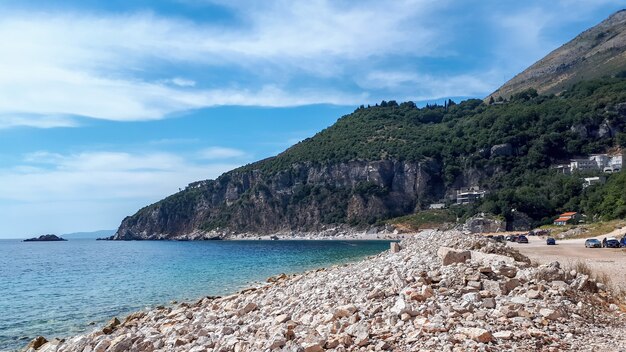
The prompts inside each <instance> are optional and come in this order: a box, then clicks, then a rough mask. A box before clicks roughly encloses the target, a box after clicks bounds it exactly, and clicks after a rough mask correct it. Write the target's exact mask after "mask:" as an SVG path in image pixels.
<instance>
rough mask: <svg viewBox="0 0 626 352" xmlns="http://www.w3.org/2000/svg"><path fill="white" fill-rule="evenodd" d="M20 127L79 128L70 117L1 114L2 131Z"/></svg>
mask: <svg viewBox="0 0 626 352" xmlns="http://www.w3.org/2000/svg"><path fill="white" fill-rule="evenodd" d="M18 126H24V127H36V128H55V127H77V126H78V123H77V122H76V121H75V120H74V119H72V118H71V117H68V116H53V115H36V114H29V115H11V114H7V115H3V114H0V130H1V129H6V128H12V127H18Z"/></svg>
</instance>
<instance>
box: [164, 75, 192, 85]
mask: <svg viewBox="0 0 626 352" xmlns="http://www.w3.org/2000/svg"><path fill="white" fill-rule="evenodd" d="M166 82H169V83H171V84H173V85H175V86H179V87H195V86H196V81H193V80H190V79H185V78H180V77H174V78H172V79H169V80H166Z"/></svg>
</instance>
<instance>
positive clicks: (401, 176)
mask: <svg viewBox="0 0 626 352" xmlns="http://www.w3.org/2000/svg"><path fill="white" fill-rule="evenodd" d="M439 179H440V165H438V164H437V163H436V162H434V161H425V162H405V161H393V160H381V161H370V162H367V161H351V162H345V163H336V164H327V165H320V164H317V165H315V164H311V163H302V164H294V165H292V166H291V167H290V168H289V169H287V170H284V171H281V172H277V173H267V172H262V171H261V170H259V169H258V168H255V167H248V168H244V169H241V170H234V171H232V172H229V173H226V174H224V175H223V176H221V177H219V178H218V179H217V180H208V181H201V182H196V183H193V184H191V185H189V186H188V187H187V189H185V190H183V191H181V192H179V193H177V194H174V195H172V196H170V197H168V198H166V199H164V200H163V201H160V202H158V203H156V204H153V205H150V206H148V207H146V208H144V209H141V210H140V211H139V212H138V213H137V214H135V215H134V216H132V217H127V218H126V219H124V221H123V222H122V224H121V226H120V228H119V229H118V231H117V233H116V234H115V235H114V236H113V238H115V239H164V238H169V239H172V238H187V239H209V238H214V237H216V236H219V237H224V236H226V237H227V236H228V235H230V234H235V233H244V232H251V233H255V234H270V233H277V232H289V231H299V230H306V231H319V230H323V229H326V228H328V227H332V226H336V224H346V223H347V224H351V225H355V226H359V225H366V224H369V223H373V222H374V221H376V220H377V219H381V218H387V217H393V216H399V215H404V214H406V213H410V212H412V211H414V210H415V208H416V206H418V204H419V203H420V201H423V200H425V199H431V198H432V197H433V195H434V194H438V193H441V192H443V188H442V187H441V182H440V180H439Z"/></svg>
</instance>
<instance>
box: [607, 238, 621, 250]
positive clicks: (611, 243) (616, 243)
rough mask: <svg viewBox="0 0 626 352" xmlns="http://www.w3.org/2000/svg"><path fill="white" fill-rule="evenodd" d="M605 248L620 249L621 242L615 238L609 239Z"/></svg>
mask: <svg viewBox="0 0 626 352" xmlns="http://www.w3.org/2000/svg"><path fill="white" fill-rule="evenodd" d="M604 246H605V247H606V248H619V241H618V240H617V239H615V238H607V239H606V242H605V245H604Z"/></svg>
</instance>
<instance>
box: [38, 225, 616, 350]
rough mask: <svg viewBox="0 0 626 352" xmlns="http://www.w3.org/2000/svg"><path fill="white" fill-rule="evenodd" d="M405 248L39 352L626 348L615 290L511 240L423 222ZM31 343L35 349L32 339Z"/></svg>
mask: <svg viewBox="0 0 626 352" xmlns="http://www.w3.org/2000/svg"><path fill="white" fill-rule="evenodd" d="M400 248H401V249H400V250H399V251H398V252H396V253H391V252H389V251H388V252H384V253H381V254H379V255H377V256H375V257H372V258H369V259H366V260H364V261H361V262H358V263H353V264H348V265H341V266H335V267H332V268H329V269H319V270H315V271H310V272H306V273H304V274H299V275H281V276H279V277H273V278H271V280H269V283H268V284H267V285H264V286H261V287H257V288H250V289H247V290H244V291H242V292H240V293H238V294H234V295H231V296H227V297H220V298H215V297H207V298H204V299H202V300H200V301H198V302H196V303H194V304H186V303H182V304H180V305H178V306H176V307H167V308H164V307H161V308H159V309H155V310H150V311H145V312H137V313H134V314H131V315H130V316H128V317H126V319H125V320H123V322H121V323H119V324H118V322H116V321H115V320H113V321H112V324H108V325H107V326H106V327H105V328H104V329H100V330H97V331H94V332H92V333H90V334H87V335H81V336H76V337H73V338H70V339H67V340H66V341H64V342H62V343H59V342H58V340H57V341H55V342H52V343H51V342H47V343H44V344H43V345H42V346H40V347H39V349H36V351H45V352H50V351H59V352H61V351H83V352H105V351H112V352H119V351H190V352H200V351H241V352H243V351H294V352H295V351H298V352H301V351H304V352H316V351H324V350H331V351H385V350H389V351H469V350H478V351H512V350H515V351H538V350H546V351H562V350H573V349H576V350H582V351H585V350H595V351H615V350H624V349H626V336H624V334H623V332H624V331H623V326H624V322H626V319H625V317H624V314H623V313H621V311H620V306H619V303H618V301H617V300H616V298H614V297H613V295H612V294H611V293H610V292H607V291H605V290H604V286H603V285H601V284H598V283H596V282H594V281H593V280H592V279H590V278H589V277H588V276H587V275H584V274H580V273H576V272H574V271H570V270H566V269H565V268H563V267H561V266H560V265H559V263H556V262H555V263H551V264H549V265H545V266H540V267H532V266H531V265H530V263H529V261H528V260H527V258H525V257H523V256H521V255H520V254H519V253H517V252H516V251H514V250H512V249H510V248H508V247H506V246H505V245H504V244H500V243H496V242H493V241H491V240H488V239H484V238H480V237H478V236H473V235H463V234H461V233H460V232H456V231H448V232H437V231H431V232H424V233H421V234H419V235H416V236H415V237H413V238H411V239H407V240H404V241H403V242H402V244H401V246H400ZM30 351H31V352H32V351H35V348H33V347H31V349H30Z"/></svg>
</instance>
